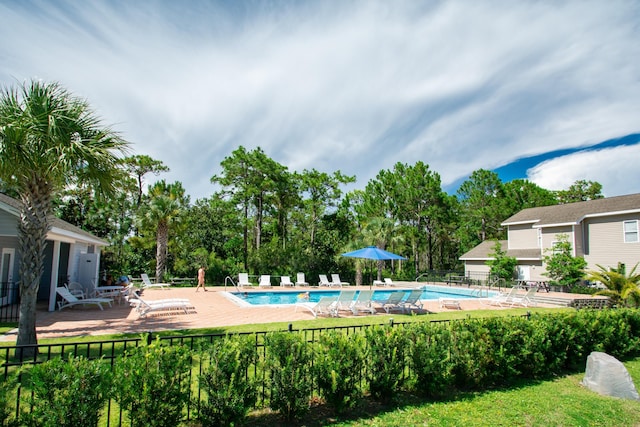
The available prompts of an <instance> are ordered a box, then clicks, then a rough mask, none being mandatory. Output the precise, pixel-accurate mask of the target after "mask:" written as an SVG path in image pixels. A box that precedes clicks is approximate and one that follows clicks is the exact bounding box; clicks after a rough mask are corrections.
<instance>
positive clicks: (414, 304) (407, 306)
mask: <svg viewBox="0 0 640 427" xmlns="http://www.w3.org/2000/svg"><path fill="white" fill-rule="evenodd" d="M421 295H422V289H414V290H412V291H411V293H410V294H409V296H408V297H407V299H405V300H404V301H403V302H402V308H403V310H404V311H405V312H409V313H410V312H411V310H413V309H416V310H422V301H420V296H421Z"/></svg>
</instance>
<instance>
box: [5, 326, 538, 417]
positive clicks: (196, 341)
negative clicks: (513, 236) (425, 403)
mask: <svg viewBox="0 0 640 427" xmlns="http://www.w3.org/2000/svg"><path fill="white" fill-rule="evenodd" d="M525 316H527V315H525ZM431 322H450V321H449V320H432V321H431ZM408 324H409V323H404V322H402V323H396V322H394V321H393V319H391V321H390V322H389V323H384V324H376V325H356V326H336V327H330V328H309V329H293V325H292V324H289V327H288V329H287V330H283V331H281V332H290V333H299V334H302V335H303V338H304V340H305V341H306V342H308V343H310V344H313V343H315V342H316V341H317V340H318V339H319V337H320V336H321V335H322V334H324V333H327V332H328V331H341V332H342V333H344V334H347V335H349V334H353V333H356V332H360V331H363V330H364V329H366V328H371V327H373V326H386V327H391V328H394V327H404V326H405V325H408ZM271 332H272V331H271ZM268 333H270V332H266V331H265V332H247V333H238V334H235V335H252V336H255V345H256V349H257V353H258V356H259V358H260V360H261V361H264V358H265V354H266V348H265V345H264V342H265V339H264V338H265V335H267V334H268ZM227 336H229V334H203V335H184V336H167V337H157V339H159V340H160V341H161V342H163V343H166V344H167V345H183V346H186V347H187V348H189V349H190V350H191V351H192V355H196V354H197V353H198V352H199V351H200V350H202V349H206V347H207V344H211V343H213V342H214V341H215V340H219V339H222V338H225V337H227ZM155 339H156V337H155V336H154V335H153V334H151V333H149V334H147V335H146V336H141V337H140V338H129V339H119V340H106V341H94V342H76V343H67V344H39V345H36V346H15V345H12V346H0V367H1V368H2V374H1V375H2V380H3V381H7V380H8V379H9V378H15V379H17V383H18V386H17V390H16V393H15V403H14V405H15V406H14V407H12V411H15V415H16V416H18V414H19V413H20V412H21V411H29V410H30V406H29V399H30V398H32V397H33V396H32V395H31V393H30V392H29V389H28V388H27V387H24V385H23V384H22V383H23V382H24V381H25V378H26V376H25V374H27V373H28V368H29V367H31V366H34V365H36V364H39V363H43V362H45V361H48V360H51V359H53V358H55V357H69V356H74V357H79V356H83V357H86V358H88V359H100V358H102V359H103V360H104V361H105V363H108V364H109V365H110V366H111V367H113V366H114V361H115V359H116V358H117V357H119V356H121V355H122V354H123V353H124V352H125V351H126V350H127V349H129V348H133V347H137V346H139V345H141V344H143V343H144V341H145V340H146V341H147V343H151V342H152V341H154V340H155ZM204 363H206V362H205V361H204V360H203V358H201V357H192V368H191V371H190V373H189V378H188V381H189V383H190V384H191V387H190V390H191V392H192V393H193V396H200V394H201V390H200V386H199V381H198V373H200V372H202V371H203V368H204ZM253 369H254V372H253V375H254V376H255V378H256V379H257V380H258V381H259V382H261V385H260V387H259V390H260V391H259V396H258V402H257V407H264V406H265V403H266V402H267V399H268V390H267V387H268V385H267V378H265V377H264V376H265V375H266V373H265V372H264V371H260V372H259V371H258V370H257V364H256V365H254V368H253ZM366 369H367V367H366V366H362V374H365V370H366ZM407 369H409V368H408V366H407V367H405V370H407ZM318 392H319V390H317V389H316V388H314V389H313V390H312V393H311V395H310V396H309V397H310V398H312V397H313V396H316V395H318ZM189 402H193V399H191V398H190V399H189ZM192 405H193V403H189V404H188V407H187V408H186V416H187V419H191V418H192V414H193V412H194V408H193V407H192ZM103 419H104V422H101V424H100V425H105V426H107V427H108V426H111V425H118V426H123V425H126V424H124V420H125V417H124V416H123V411H122V409H120V408H119V407H118V406H117V404H116V403H115V401H113V400H110V401H109V402H108V404H107V408H106V410H105V415H104V416H103Z"/></svg>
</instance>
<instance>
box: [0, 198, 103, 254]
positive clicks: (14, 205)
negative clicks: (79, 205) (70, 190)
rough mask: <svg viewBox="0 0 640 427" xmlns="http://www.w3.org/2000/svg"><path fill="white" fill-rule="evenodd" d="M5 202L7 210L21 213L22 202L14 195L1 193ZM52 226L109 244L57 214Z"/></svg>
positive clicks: (0, 200)
mask: <svg viewBox="0 0 640 427" xmlns="http://www.w3.org/2000/svg"><path fill="white" fill-rule="evenodd" d="M3 203H4V204H5V205H7V206H8V207H9V209H6V210H8V211H9V212H11V213H13V214H15V215H18V214H19V212H20V206H21V203H22V202H20V201H19V200H16V199H14V198H13V197H9V196H7V195H6V194H2V193H0V205H2V204H3ZM51 227H52V228H57V229H59V230H62V231H66V232H69V233H71V234H74V235H76V236H77V237H78V239H79V240H86V241H88V242H92V243H95V244H99V245H102V246H108V245H109V243H108V242H107V241H105V240H103V239H101V238H99V237H97V236H94V235H93V234H91V233H89V232H87V231H84V230H83V229H81V228H80V227H76V226H75V225H73V224H70V223H68V222H67V221H64V220H61V219H60V218H57V217H55V216H52V217H51Z"/></svg>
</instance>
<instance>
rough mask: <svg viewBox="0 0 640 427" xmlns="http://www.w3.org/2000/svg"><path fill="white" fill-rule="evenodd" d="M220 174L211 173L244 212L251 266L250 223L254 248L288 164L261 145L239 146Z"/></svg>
mask: <svg viewBox="0 0 640 427" xmlns="http://www.w3.org/2000/svg"><path fill="white" fill-rule="evenodd" d="M220 164H221V166H222V168H223V172H222V174H221V175H214V176H212V177H211V182H213V183H216V184H220V185H222V186H223V189H224V191H225V193H226V194H227V195H229V196H230V199H231V201H232V202H233V203H235V204H237V205H238V206H239V207H240V209H241V210H242V213H243V221H244V224H243V244H244V254H243V258H244V268H245V270H246V269H248V268H249V265H248V264H249V255H250V251H249V240H250V237H251V236H250V233H249V230H250V227H251V226H252V228H253V238H252V239H251V240H252V241H253V248H252V249H255V250H259V249H260V245H261V244H262V240H263V236H262V232H263V223H264V217H265V213H266V212H269V211H270V210H272V208H273V198H274V195H275V193H276V189H277V187H278V186H277V182H278V181H281V180H282V177H283V176H284V175H286V174H287V173H288V172H287V168H286V167H285V166H282V165H281V164H279V163H277V162H275V161H274V160H272V159H270V158H269V157H268V156H267V155H266V154H265V153H264V152H263V151H262V149H260V148H256V149H255V150H254V151H247V150H246V149H245V148H244V147H242V146H241V147H239V148H238V149H237V150H235V151H234V152H233V153H231V156H229V157H226V158H225V159H224V160H223V161H222V162H221V163H220Z"/></svg>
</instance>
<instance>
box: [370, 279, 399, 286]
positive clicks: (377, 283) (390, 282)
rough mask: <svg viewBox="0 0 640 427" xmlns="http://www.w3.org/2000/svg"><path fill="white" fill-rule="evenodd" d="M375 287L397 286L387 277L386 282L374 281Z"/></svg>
mask: <svg viewBox="0 0 640 427" xmlns="http://www.w3.org/2000/svg"><path fill="white" fill-rule="evenodd" d="M373 286H395V284H394V283H393V281H392V280H391V278H389V277H385V278H384V280H377V279H376V280H374V281H373Z"/></svg>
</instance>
